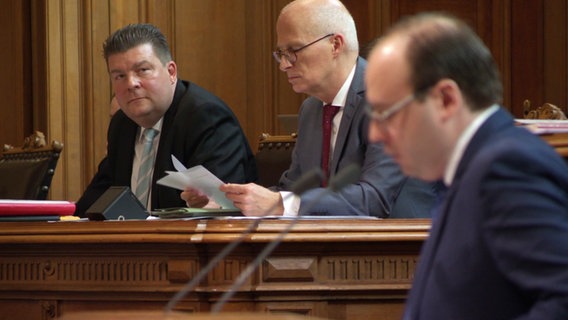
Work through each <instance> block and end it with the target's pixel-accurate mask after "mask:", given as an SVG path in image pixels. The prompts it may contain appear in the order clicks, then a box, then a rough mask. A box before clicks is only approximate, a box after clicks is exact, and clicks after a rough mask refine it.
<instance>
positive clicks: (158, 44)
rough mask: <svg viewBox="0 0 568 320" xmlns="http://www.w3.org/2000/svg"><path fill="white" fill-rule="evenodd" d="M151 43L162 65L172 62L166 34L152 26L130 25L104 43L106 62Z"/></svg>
mask: <svg viewBox="0 0 568 320" xmlns="http://www.w3.org/2000/svg"><path fill="white" fill-rule="evenodd" d="M146 43H149V44H151V45H152V48H153V49H154V53H155V54H156V56H157V57H158V59H160V61H161V62H162V64H164V65H165V64H166V63H168V62H170V61H171V60H172V53H171V52H170V47H169V45H168V41H167V40H166V37H165V36H164V34H163V33H162V32H161V31H160V29H158V28H157V27H156V26H154V25H151V24H129V25H127V26H125V27H123V28H121V29H118V30H116V31H115V32H113V33H112V34H111V35H110V36H109V37H108V38H107V39H106V40H105V42H104V43H103V53H104V57H105V60H106V62H107V63H108V57H109V56H111V55H113V54H115V53H121V52H126V51H127V50H129V49H132V48H134V47H137V46H139V45H142V44H146Z"/></svg>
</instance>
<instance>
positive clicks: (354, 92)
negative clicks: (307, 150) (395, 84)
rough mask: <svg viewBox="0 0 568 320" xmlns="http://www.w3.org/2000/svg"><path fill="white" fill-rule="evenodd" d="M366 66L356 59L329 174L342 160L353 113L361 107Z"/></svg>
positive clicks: (333, 171) (335, 169)
mask: <svg viewBox="0 0 568 320" xmlns="http://www.w3.org/2000/svg"><path fill="white" fill-rule="evenodd" d="M366 66H367V63H366V62H365V60H363V59H361V58H359V59H357V67H356V68H355V75H354V76H353V81H352V82H351V86H349V91H348V93H347V99H346V101H345V107H344V108H343V116H342V117H341V123H340V124H339V131H338V132H337V138H336V140H335V147H334V149H333V155H332V158H331V163H330V164H329V168H330V173H335V172H337V167H338V165H339V159H341V158H342V156H341V155H342V154H343V151H344V149H345V147H346V145H345V143H346V141H347V137H348V135H349V132H351V126H352V125H353V119H354V117H355V113H356V112H357V108H359V107H361V105H362V104H361V99H363V97H362V95H363V94H365V84H364V74H365V68H366Z"/></svg>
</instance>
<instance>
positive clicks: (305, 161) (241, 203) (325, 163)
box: [182, 0, 433, 218]
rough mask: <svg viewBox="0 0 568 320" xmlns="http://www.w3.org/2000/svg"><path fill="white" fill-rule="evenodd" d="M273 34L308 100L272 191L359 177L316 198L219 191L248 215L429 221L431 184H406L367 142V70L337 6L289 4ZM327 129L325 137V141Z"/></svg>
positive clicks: (236, 187)
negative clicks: (346, 173) (351, 172)
mask: <svg viewBox="0 0 568 320" xmlns="http://www.w3.org/2000/svg"><path fill="white" fill-rule="evenodd" d="M276 33H277V42H278V43H277V49H276V51H274V53H273V56H274V58H275V60H276V62H277V63H278V66H279V68H280V70H281V71H283V72H285V73H286V74H287V76H288V82H289V83H290V84H291V85H292V89H293V90H294V91H295V92H298V93H305V94H308V95H310V97H309V98H308V99H306V100H305V101H304V103H303V104H302V106H301V108H300V113H299V125H298V138H297V141H296V147H295V149H294V151H293V155H292V163H291V165H290V168H289V169H288V170H287V171H285V172H284V173H283V175H282V176H281V178H280V182H279V185H278V186H276V187H275V188H271V189H276V190H289V188H290V186H291V185H292V184H293V183H294V182H295V181H297V180H298V179H299V178H300V177H301V176H302V175H304V174H306V173H308V172H310V171H311V170H313V169H314V168H318V167H320V168H322V170H323V172H324V173H325V175H326V177H325V179H324V180H326V181H324V182H323V184H322V187H323V186H325V185H326V182H327V179H328V178H329V177H332V176H334V175H335V174H337V173H338V172H340V171H341V170H342V169H343V168H345V167H347V166H349V165H350V164H352V163H356V164H359V165H360V166H361V168H362V173H361V176H360V178H359V181H358V182H357V183H353V184H350V185H348V186H346V187H345V188H343V189H342V190H341V191H340V192H338V193H333V194H329V193H328V194H326V195H324V196H323V197H321V198H319V196H320V194H321V188H316V189H312V190H309V191H307V192H305V193H304V194H302V196H301V198H299V197H297V198H295V197H289V196H286V193H285V192H275V191H273V190H271V189H267V188H264V187H261V186H259V185H256V184H226V185H223V186H222V187H221V190H222V191H223V192H225V193H226V195H227V197H228V198H229V199H231V200H232V201H233V202H234V204H235V206H236V207H238V208H239V209H241V211H242V212H243V213H244V214H245V215H248V216H263V215H289V216H295V215H297V214H301V215H305V214H312V215H361V216H369V215H371V216H377V217H382V218H386V217H420V216H422V217H423V216H426V215H428V214H429V207H430V203H431V202H432V199H433V190H432V185H430V184H426V183H424V182H421V181H417V180H413V179H408V178H407V177H405V176H404V175H403V174H402V173H401V171H400V168H399V167H398V165H397V164H396V163H395V162H394V160H393V159H392V158H391V157H389V156H387V155H386V154H385V153H384V151H383V147H382V146H381V145H378V144H375V145H373V144H369V142H368V139H367V128H368V118H367V117H366V114H365V108H364V106H365V96H364V95H365V87H364V83H363V76H364V72H365V68H366V64H367V63H366V61H365V60H364V59H362V58H359V44H358V41H357V31H356V28H355V23H354V21H353V18H352V17H351V15H350V13H349V12H348V10H347V9H346V8H345V7H344V6H343V4H342V3H341V2H340V1H336V0H298V1H294V2H291V3H290V4H288V5H287V6H286V7H284V8H283V9H282V11H281V13H280V16H279V18H278V21H277V23H276ZM326 105H332V106H335V107H326ZM324 109H332V110H333V109H335V112H336V114H335V116H332V115H330V116H329V118H326V116H325V115H327V113H326V112H324ZM326 122H327V123H328V124H330V127H331V130H330V134H329V137H328V138H327V139H324V137H326V134H325V130H324V129H325V127H326ZM326 153H327V154H328V155H327V156H326V155H325V154H326ZM182 197H184V199H186V200H187V201H188V205H189V206H195V205H198V204H199V202H198V201H196V200H195V198H196V194H195V193H190V192H185V193H182ZM197 198H199V197H197ZM283 199H284V200H283ZM205 202H207V201H205Z"/></svg>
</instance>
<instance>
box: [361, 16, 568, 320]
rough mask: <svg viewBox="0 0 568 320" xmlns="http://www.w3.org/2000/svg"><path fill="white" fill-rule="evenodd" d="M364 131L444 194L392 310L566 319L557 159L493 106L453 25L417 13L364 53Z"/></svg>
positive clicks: (493, 88)
mask: <svg viewBox="0 0 568 320" xmlns="http://www.w3.org/2000/svg"><path fill="white" fill-rule="evenodd" d="M366 84H367V88H368V91H367V98H368V101H369V103H370V105H371V106H372V107H371V109H370V111H369V113H370V117H371V118H372V122H371V125H370V133H369V137H370V139H371V140H373V141H376V142H382V143H384V145H385V149H386V151H387V152H388V153H389V154H391V155H393V157H394V158H395V159H396V161H397V162H398V163H399V164H400V165H401V167H402V170H403V172H404V173H406V174H408V175H411V176H415V177H419V178H422V179H425V180H438V179H443V181H444V184H445V185H446V186H447V187H448V191H447V194H446V197H445V200H444V201H443V203H441V204H440V207H439V208H438V209H439V210H436V211H435V213H434V217H433V226H432V229H431V234H430V237H429V238H428V240H427V241H426V243H425V244H424V246H423V248H422V253H421V256H420V262H419V265H418V269H417V272H416V275H415V278H414V284H413V286H412V290H411V292H410V297H409V299H408V301H407V305H406V311H405V316H404V319H436V320H440V319H484V320H487V319H535V320H536V319H567V318H568V166H567V165H566V162H565V161H564V160H563V159H562V158H561V157H560V156H559V155H558V154H557V153H556V152H555V150H553V149H552V148H551V147H550V146H549V145H547V144H546V143H545V142H544V141H543V140H541V139H540V138H539V137H537V136H534V135H533V134H532V133H530V132H529V131H528V130H525V129H524V128H519V127H516V126H515V124H514V122H513V118H512V117H511V116H510V115H509V113H508V112H507V111H506V110H505V109H503V108H502V107H501V106H500V105H499V103H501V101H502V91H503V89H502V85H501V82H500V79H499V74H498V70H497V67H496V65H495V62H494V61H493V58H492V56H491V53H490V52H489V50H488V49H487V48H486V47H485V46H484V44H483V42H482V41H481V40H480V39H479V38H478V37H477V36H476V35H475V33H474V32H473V31H472V30H471V29H470V28H469V27H468V26H466V25H465V23H463V22H461V21H459V20H457V19H455V18H453V17H449V16H444V15H439V14H421V15H417V16H414V17H411V18H409V19H407V20H403V21H402V22H400V23H398V24H396V25H395V26H394V27H393V28H392V29H391V30H390V31H389V32H388V33H387V34H386V35H385V36H384V37H383V38H381V40H380V41H379V42H378V44H377V45H376V47H375V48H374V49H373V51H372V52H371V55H370V58H369V67H368V72H367V75H366Z"/></svg>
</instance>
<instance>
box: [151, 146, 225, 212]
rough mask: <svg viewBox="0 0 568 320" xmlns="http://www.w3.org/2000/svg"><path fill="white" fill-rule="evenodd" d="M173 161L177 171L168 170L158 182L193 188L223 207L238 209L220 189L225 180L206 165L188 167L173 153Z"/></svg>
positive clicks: (183, 188)
mask: <svg viewBox="0 0 568 320" xmlns="http://www.w3.org/2000/svg"><path fill="white" fill-rule="evenodd" d="M172 162H173V164H174V168H176V170H177V171H166V174H167V175H166V176H165V177H163V178H162V179H160V180H158V181H157V183H158V184H160V185H163V186H167V187H170V188H174V189H178V190H185V189H186V188H193V189H196V190H199V191H200V192H201V193H203V194H205V195H207V196H208V197H209V198H211V199H213V200H215V202H217V203H218V204H219V205H220V206H221V207H222V208H223V209H236V208H235V206H234V205H233V202H232V201H231V200H229V199H227V197H226V196H225V193H223V192H221V191H220V190H219V187H220V186H221V185H222V184H223V181H221V180H220V179H219V178H217V177H216V176H215V175H214V174H212V173H211V172H210V171H209V170H207V169H205V167H203V166H201V165H199V166H195V167H192V168H189V169H187V168H186V167H185V166H184V165H183V164H182V163H181V162H180V161H179V160H178V159H177V158H176V157H174V156H173V155H172Z"/></svg>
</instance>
